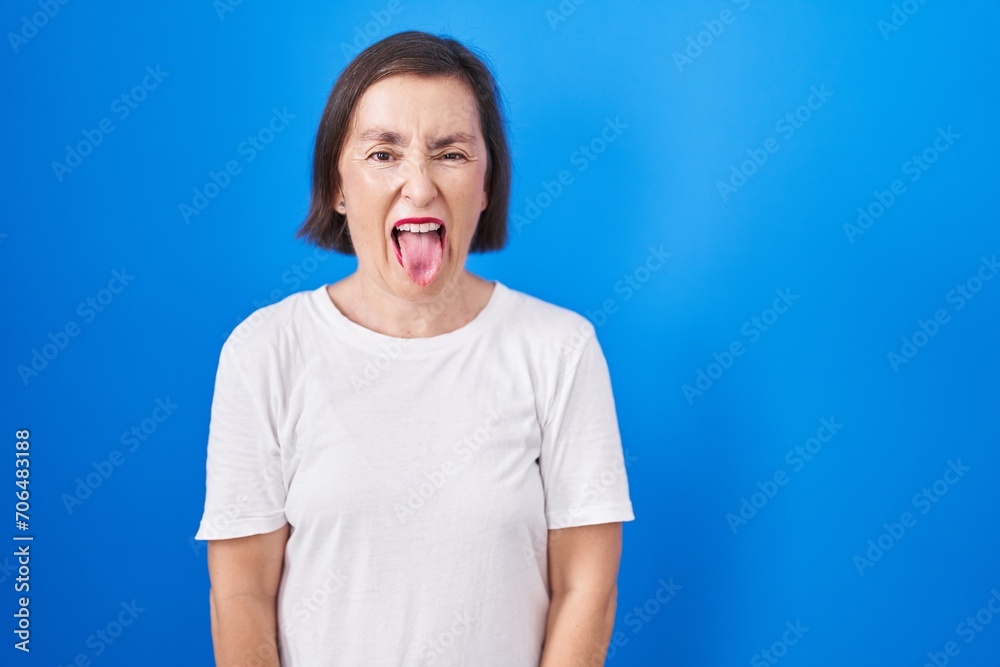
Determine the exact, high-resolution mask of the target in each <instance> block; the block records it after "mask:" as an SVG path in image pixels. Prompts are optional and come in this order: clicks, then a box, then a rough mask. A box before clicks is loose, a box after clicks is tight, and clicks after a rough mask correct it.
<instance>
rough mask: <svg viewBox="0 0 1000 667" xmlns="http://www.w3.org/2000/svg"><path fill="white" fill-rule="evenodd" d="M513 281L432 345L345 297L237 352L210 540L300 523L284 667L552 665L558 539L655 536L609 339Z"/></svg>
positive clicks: (243, 331)
mask: <svg viewBox="0 0 1000 667" xmlns="http://www.w3.org/2000/svg"><path fill="white" fill-rule="evenodd" d="M494 284H495V287H494V290H493V293H492V295H491V297H490V300H489V302H488V304H487V305H486V307H485V308H484V309H483V310H482V311H481V312H480V313H479V314H478V315H477V316H476V317H475V318H474V319H473V320H472V321H470V322H469V323H467V324H466V325H464V326H463V327H461V328H459V329H457V330H455V331H452V332H449V333H446V334H442V335H438V336H432V337H429V338H408V339H407V338H395V337H391V336H386V335H384V334H381V333H378V332H375V331H372V330H370V329H367V328H365V327H363V326H361V325H359V324H357V323H355V322H353V321H351V320H349V319H348V318H347V317H346V316H344V315H343V314H342V313H341V312H340V311H339V310H338V309H337V308H336V306H335V305H334V303H333V302H332V301H331V300H330V298H329V296H328V294H327V292H326V288H325V286H324V287H320V288H318V289H315V290H311V291H304V292H298V293H295V294H292V295H290V296H288V297H286V298H285V299H283V300H282V301H280V302H278V303H275V304H272V305H269V306H266V307H264V308H261V309H259V310H258V311H256V312H255V313H254V314H253V315H251V316H250V317H248V318H247V319H246V320H244V321H243V322H242V323H241V324H240V325H239V326H238V327H237V328H236V329H235V330H234V331H233V332H232V334H231V335H230V336H229V338H228V339H227V340H226V343H225V344H224V346H223V348H222V353H221V356H220V359H219V368H218V374H217V376H216V384H215V395H214V398H213V402H212V412H211V424H210V427H209V438H208V462H207V471H208V476H207V493H206V499H205V512H204V515H203V517H202V520H201V525H200V527H199V529H198V533H197V535H196V538H197V539H200V540H216V539H225V538H234V537H243V536H246V535H253V534H259V533H267V532H270V531H273V530H277V529H278V528H280V527H281V526H283V525H284V524H285V523H286V522H287V523H288V524H290V534H289V538H288V543H287V545H286V547H285V565H284V569H283V572H282V577H281V583H280V587H279V591H278V600H277V613H278V630H279V646H280V653H281V664H282V665H283V667H314V666H321V665H322V666H328V665H337V666H338V667H352V666H355V665H358V666H361V665H364V667H371V666H373V665H378V666H390V665H391V666H394V667H395V666H401V667H410V666H414V667H416V666H424V665H435V666H437V665H449V666H452V665H453V666H463V667H468V666H470V665H476V666H492V665H496V666H498V667H499V666H502V667H538V663H539V660H540V656H541V650H542V645H543V643H544V640H545V629H546V625H545V624H546V617H547V613H548V606H549V599H550V598H549V595H550V593H549V582H548V568H547V531H548V530H549V529H555V528H567V527H571V526H581V525H588V524H597V523H607V522H616V521H630V520H632V519H634V515H633V513H632V504H631V501H630V498H629V490H628V481H627V476H626V468H625V466H626V461H625V459H624V456H623V454H624V452H623V451H622V446H621V440H620V435H619V431H618V422H617V418H616V415H615V407H614V399H613V396H612V390H611V383H610V378H609V375H608V369H607V364H606V361H605V358H604V355H603V352H602V351H601V348H600V345H599V343H598V341H597V338H596V336H595V331H594V327H593V325H591V323H590V322H589V321H588V320H586V319H585V318H583V317H582V316H580V315H578V314H576V313H574V312H572V311H570V310H567V309H564V308H561V307H559V306H555V305H552V304H549V303H546V302H544V301H541V300H539V299H537V298H535V297H532V296H529V295H527V294H524V293H522V292H518V291H516V290H513V289H510V288H508V287H506V286H505V285H503V284H502V283H500V282H496V281H495V282H494Z"/></svg>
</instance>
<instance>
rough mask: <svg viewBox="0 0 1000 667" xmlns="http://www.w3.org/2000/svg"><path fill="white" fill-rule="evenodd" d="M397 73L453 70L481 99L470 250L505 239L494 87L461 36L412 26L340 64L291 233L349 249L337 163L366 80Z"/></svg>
mask: <svg viewBox="0 0 1000 667" xmlns="http://www.w3.org/2000/svg"><path fill="white" fill-rule="evenodd" d="M396 74H415V75H418V76H426V77H434V76H454V77H458V78H459V79H461V80H463V81H465V82H466V83H467V84H468V85H469V88H470V89H471V91H472V93H473V95H474V96H475V98H476V102H477V104H478V106H479V123H480V125H481V128H480V129H481V131H482V133H483V138H484V140H485V142H486V148H487V162H486V194H487V197H488V199H487V206H486V209H485V210H483V212H482V213H481V214H480V216H479V221H478V223H477V225H476V231H475V233H474V234H473V237H472V241H471V243H470V246H469V251H470V252H487V251H490V250H499V249H501V248H503V247H504V246H505V245H506V243H507V212H508V208H509V200H510V180H511V163H510V149H509V147H508V145H507V136H506V134H505V132H504V123H503V116H502V113H501V111H500V99H501V97H500V89H499V86H498V85H497V83H496V80H495V79H494V78H493V74H492V73H491V72H490V70H489V68H488V67H487V66H486V65H485V64H484V63H483V61H482V60H481V59H480V58H479V57H477V56H476V55H474V54H473V53H472V52H471V51H470V50H469V49H468V48H466V47H465V46H464V45H462V44H461V43H459V42H457V41H455V40H453V39H450V38H447V37H438V36H436V35H431V34H428V33H425V32H419V31H415V30H411V31H407V32H400V33H397V34H395V35H391V36H389V37H386V38H385V39H383V40H381V41H378V42H376V43H375V44H372V45H371V46H369V47H368V48H367V49H365V50H364V51H362V52H361V53H360V54H358V56H357V57H356V58H355V59H354V60H352V61H351V63H350V64H349V65H348V66H347V67H346V68H345V69H344V71H343V72H342V73H341V75H340V77H339V78H338V79H337V81H336V83H335V84H334V86H333V90H332V91H331V92H330V98H329V99H328V100H327V103H326V108H325V109H324V110H323V116H322V118H321V119H320V122H319V130H318V132H317V134H316V146H315V153H314V156H313V177H312V197H311V200H310V202H309V212H308V213H307V215H306V218H305V220H304V221H303V223H302V226H301V227H300V228H299V231H298V233H297V234H296V237H297V238H303V237H304V238H306V239H308V240H309V241H311V242H313V243H315V244H316V245H318V246H319V247H321V248H325V249H327V250H336V251H338V252H341V253H344V254H347V255H353V254H355V252H354V245H353V244H352V243H351V236H350V233H349V231H348V228H347V218H346V216H344V215H341V214H340V213H338V212H337V210H336V208H334V207H335V205H336V203H337V202H334V201H333V199H334V196H335V193H336V192H337V189H338V188H339V186H340V172H339V169H338V163H339V161H340V155H341V152H342V151H343V149H344V144H345V142H346V139H347V133H348V131H349V130H350V123H351V119H352V117H353V114H354V109H355V108H356V107H357V105H358V101H359V100H360V99H361V96H362V95H363V94H364V92H365V91H366V90H368V88H369V87H371V86H372V85H373V84H375V83H377V82H378V81H380V80H382V79H384V78H386V77H390V76H394V75H396Z"/></svg>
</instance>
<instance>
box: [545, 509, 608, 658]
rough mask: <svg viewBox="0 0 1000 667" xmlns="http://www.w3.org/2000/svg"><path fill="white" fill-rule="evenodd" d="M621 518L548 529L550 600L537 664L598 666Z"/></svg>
mask: <svg viewBox="0 0 1000 667" xmlns="http://www.w3.org/2000/svg"><path fill="white" fill-rule="evenodd" d="M621 550H622V525H621V523H602V524H596V525H591V526H576V527H573V528H561V529H558V530H550V531H549V549H548V553H549V584H550V586H551V588H552V601H551V603H550V604H549V616H548V623H547V626H546V636H545V646H544V648H543V650H542V661H541V665H540V667H600V666H601V665H603V664H604V656H605V655H606V654H607V649H608V642H609V641H610V640H611V632H612V630H613V629H614V624H615V608H616V606H617V602H618V586H617V580H618V564H619V561H620V560H621Z"/></svg>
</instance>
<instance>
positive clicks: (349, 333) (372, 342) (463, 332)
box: [312, 280, 510, 352]
mask: <svg viewBox="0 0 1000 667" xmlns="http://www.w3.org/2000/svg"><path fill="white" fill-rule="evenodd" d="M490 282H492V283H493V291H492V292H491V293H490V298H489V300H487V302H486V305H485V306H483V308H482V309H481V310H480V311H479V312H478V313H477V314H476V316H475V317H473V318H472V319H471V320H469V321H468V322H466V323H465V324H463V325H462V326H460V327H459V328H457V329H455V330H453V331H448V332H446V333H443V334H438V335H436V336H424V337H421V338H399V337H396V336H389V335H387V334H384V333H380V332H378V331H375V330H373V329H369V328H368V327H365V326H363V325H361V324H358V323H357V322H355V321H354V320H352V319H350V318H349V317H347V316H346V315H344V313H342V312H341V311H340V309H339V308H338V307H337V304H335V303H334V302H333V299H331V298H330V295H329V293H327V291H326V288H327V287H328V286H329V285H328V284H323V285H320V286H319V287H318V288H316V289H315V290H313V292H312V297H313V298H312V301H313V305H314V307H315V308H316V310H317V311H318V312H319V315H320V317H321V318H322V319H323V320H324V321H325V322H327V323H328V324H329V325H330V326H331V327H332V328H333V329H334V330H335V331H336V332H338V333H339V334H340V335H341V336H343V337H345V338H347V339H349V340H351V341H353V342H355V343H357V344H359V345H362V346H364V347H368V348H376V349H380V350H385V349H387V348H390V347H391V348H393V349H398V350H400V351H401V352H402V351H408V352H425V351H426V352H430V351H434V350H441V349H446V348H452V347H455V346H457V345H459V344H461V343H463V342H465V341H466V340H468V339H469V338H471V337H472V336H474V335H476V334H477V333H479V332H480V331H481V330H483V329H484V328H485V327H487V326H488V325H489V324H490V322H491V321H492V320H494V319H496V317H497V312H498V311H499V310H500V308H501V305H502V303H503V302H505V301H506V300H507V296H508V295H509V293H510V289H509V288H508V287H507V286H506V285H504V284H503V283H501V282H500V281H499V280H492V281H490Z"/></svg>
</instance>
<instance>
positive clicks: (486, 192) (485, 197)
mask: <svg viewBox="0 0 1000 667" xmlns="http://www.w3.org/2000/svg"><path fill="white" fill-rule="evenodd" d="M338 201H339V200H338ZM489 205H490V193H489V190H487V189H486V188H485V187H484V188H483V205H482V207H481V208H480V209H479V212H480V213H482V212H483V211H485V210H486V207H487V206H489Z"/></svg>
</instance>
